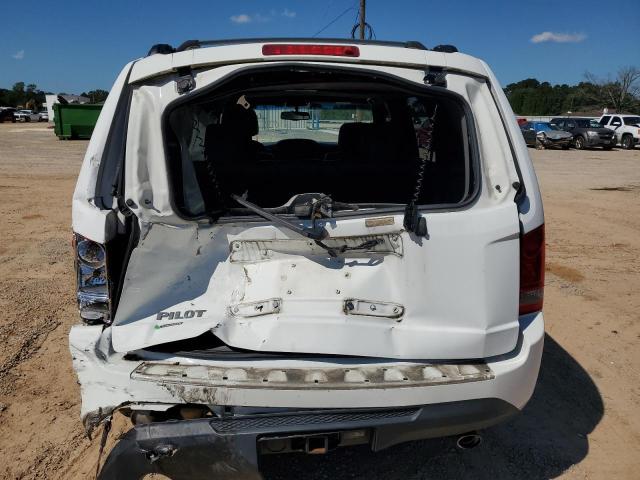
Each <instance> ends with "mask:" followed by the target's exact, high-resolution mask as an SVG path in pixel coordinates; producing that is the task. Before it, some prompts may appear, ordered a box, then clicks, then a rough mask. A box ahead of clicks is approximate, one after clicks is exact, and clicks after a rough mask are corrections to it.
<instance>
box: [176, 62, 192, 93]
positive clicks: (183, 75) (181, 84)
mask: <svg viewBox="0 0 640 480" xmlns="http://www.w3.org/2000/svg"><path fill="white" fill-rule="evenodd" d="M177 73H178V79H177V80H176V91H177V92H178V93H179V94H180V95H182V94H183V93H187V92H190V91H191V90H193V89H194V88H196V80H195V78H193V72H192V71H191V68H189V67H184V68H179V69H178V72H177Z"/></svg>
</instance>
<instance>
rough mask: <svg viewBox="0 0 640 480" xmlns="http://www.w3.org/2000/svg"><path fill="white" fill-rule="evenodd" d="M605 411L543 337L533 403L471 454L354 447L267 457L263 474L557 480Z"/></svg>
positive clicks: (441, 443) (434, 445) (583, 377)
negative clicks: (308, 453) (541, 359)
mask: <svg viewBox="0 0 640 480" xmlns="http://www.w3.org/2000/svg"><path fill="white" fill-rule="evenodd" d="M603 411H604V410H603V403H602V398H601V397H600V393H599V392H598V389H597V387H596V385H595V384H594V383H593V381H592V380H591V378H590V377H589V375H588V374H587V372H586V371H585V370H584V369H583V368H582V367H581V366H580V365H579V364H578V363H577V362H576V361H575V360H574V359H573V358H572V357H571V356H570V355H569V354H568V353H567V352H566V351H565V350H564V349H563V348H562V347H561V346H560V345H559V344H558V343H556V342H555V341H554V340H553V338H551V337H550V336H548V335H547V336H546V338H545V347H544V357H543V361H542V368H541V372H540V377H539V380H538V385H537V387H536V391H535V393H534V395H533V398H532V399H531V401H530V402H529V404H528V405H527V407H526V408H525V410H524V411H523V412H522V413H521V414H520V415H518V416H517V417H515V418H514V419H513V420H511V421H510V422H508V423H506V424H503V425H499V426H496V427H493V428H491V429H488V430H486V431H484V432H483V438H484V441H483V443H482V444H481V445H480V446H479V447H477V448H475V449H473V450H467V451H459V450H457V449H456V448H455V446H454V439H452V438H444V439H435V440H425V441H421V442H412V443H407V444H403V445H398V446H396V447H392V448H390V449H387V450H383V451H381V452H377V453H373V452H371V451H370V450H369V449H368V447H355V448H351V449H341V450H336V451H334V452H331V453H330V454H328V455H323V456H312V455H298V454H296V455H272V456H265V457H263V459H262V468H261V470H262V474H263V475H264V478H265V479H269V480H276V479H300V478H305V479H331V480H339V479H343V478H367V479H398V480H399V479H403V480H404V479H425V480H426V479H440V478H467V477H468V478H474V479H496V478H510V479H511V478H527V479H534V480H535V479H548V478H554V477H556V476H558V475H560V474H561V473H562V472H564V471H565V470H567V469H568V468H569V467H571V466H572V465H575V464H577V463H580V462H581V461H582V459H583V458H584V457H585V456H586V455H587V453H588V452H589V441H588V439H587V435H588V434H589V433H590V432H591V431H592V430H593V429H594V428H595V426H596V425H597V424H598V422H599V421H600V419H601V418H602V415H603Z"/></svg>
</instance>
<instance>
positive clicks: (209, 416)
mask: <svg viewBox="0 0 640 480" xmlns="http://www.w3.org/2000/svg"><path fill="white" fill-rule="evenodd" d="M72 204H73V206H72V218H73V220H72V225H73V232H74V250H73V255H74V261H75V266H76V274H77V292H76V295H77V301H78V308H79V323H78V325H75V326H73V327H72V329H71V332H70V334H69V342H70V349H71V354H72V358H73V367H74V369H75V372H76V374H77V376H78V380H79V383H80V386H81V393H82V408H81V416H82V420H83V422H84V424H85V427H86V429H87V431H89V432H91V431H92V430H93V429H95V428H100V427H101V426H102V428H104V429H105V430H103V432H104V431H106V432H108V428H109V425H110V421H111V417H112V415H113V414H114V413H116V412H119V413H120V414H123V415H125V416H127V417H128V418H129V419H130V421H131V429H130V430H129V431H128V432H127V433H126V434H125V435H123V436H121V437H120V438H119V441H118V443H117V444H116V446H115V447H114V448H113V449H112V450H111V451H110V452H109V454H108V457H107V459H106V461H105V463H104V466H103V467H102V469H101V471H100V474H99V478H100V479H101V480H111V479H119V480H132V479H140V478H142V477H144V476H145V475H148V474H153V473H160V474H162V475H163V478H165V477H169V478H171V479H174V480H180V479H209V478H216V479H232V478H233V479H238V478H258V476H259V462H258V459H259V455H269V454H272V453H286V452H306V453H312V454H322V453H326V452H328V451H329V450H331V449H334V448H338V447H348V446H351V445H359V444H360V445H362V444H364V445H368V446H369V447H370V448H371V449H373V450H374V451H379V450H383V449H385V448H387V447H390V446H392V445H396V444H398V443H401V442H407V441H410V440H417V439H423V438H430V437H442V436H452V437H453V438H455V439H457V440H456V441H457V444H458V446H460V447H461V448H469V447H473V446H475V445H477V444H478V443H479V441H480V434H479V433H478V430H480V429H484V428H488V427H490V426H492V425H495V424H497V423H499V422H502V421H504V420H505V419H507V418H509V417H511V416H512V415H515V414H517V413H518V412H521V411H522V409H523V408H524V407H525V405H526V404H527V402H528V401H529V398H530V397H531V395H532V393H533V391H534V388H535V385H536V379H537V376H538V371H539V367H540V361H541V357H542V348H543V340H544V320H543V314H542V305H543V294H544V249H545V241H544V238H545V236H544V214H543V209H542V200H541V195H540V189H539V188H538V183H537V180H536V176H535V173H534V170H533V166H532V163H531V160H530V158H529V155H528V152H527V147H526V145H525V142H524V139H523V137H522V135H521V133H520V129H519V128H518V125H517V123H516V121H515V117H514V114H513V111H512V110H511V108H510V106H509V102H508V101H507V99H506V97H505V95H504V93H503V91H502V88H501V87H500V84H499V82H498V81H497V79H496V78H495V76H494V74H493V73H492V71H491V70H490V68H489V67H488V66H487V65H486V63H484V62H483V61H481V60H479V59H477V58H474V57H472V56H469V55H465V54H463V53H459V52H458V51H457V50H456V49H455V48H454V47H452V46H442V47H434V48H433V49H427V48H426V47H424V46H422V45H421V44H419V43H417V42H406V43H405V42H381V41H357V40H352V39H349V40H326V39H325V40H319V39H291V40H288V39H264V40H261V39H248V40H234V41H229V40H223V41H189V42H186V43H185V44H183V45H182V46H180V47H177V48H174V47H172V46H169V45H157V46H154V47H153V48H152V49H151V51H150V52H149V55H148V56H147V57H145V58H142V59H139V60H135V61H133V62H131V63H129V64H127V65H126V66H125V67H124V68H123V70H122V72H121V73H120V75H119V76H118V78H117V80H116V81H115V84H114V85H113V88H112V89H111V91H110V93H109V97H108V98H107V100H106V102H105V104H104V107H103V109H102V111H101V113H100V117H99V119H98V122H97V124H96V127H95V130H94V132H93V135H92V137H91V141H90V143H89V145H88V148H87V152H86V156H85V159H84V162H83V165H82V168H81V171H80V174H79V177H78V181H77V187H76V190H75V193H74V196H73V202H72ZM522 435H527V432H524V431H523V432H522ZM102 438H106V437H105V436H103V437H102ZM212 472H215V474H212Z"/></svg>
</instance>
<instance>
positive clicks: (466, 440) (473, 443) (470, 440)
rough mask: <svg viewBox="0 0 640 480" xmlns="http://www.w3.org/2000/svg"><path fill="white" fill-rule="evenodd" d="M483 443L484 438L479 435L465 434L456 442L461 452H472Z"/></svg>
mask: <svg viewBox="0 0 640 480" xmlns="http://www.w3.org/2000/svg"><path fill="white" fill-rule="evenodd" d="M481 443H482V437H481V436H480V435H478V434H477V433H475V432H473V433H465V434H464V435H460V436H459V437H458V439H457V440H456V447H458V448H459V449H460V450H470V449H472V448H475V447H477V446H478V445H480V444H481Z"/></svg>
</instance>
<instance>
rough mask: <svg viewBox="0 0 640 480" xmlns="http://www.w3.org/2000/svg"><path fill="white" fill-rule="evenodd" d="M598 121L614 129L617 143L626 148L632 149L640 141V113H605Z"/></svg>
mask: <svg viewBox="0 0 640 480" xmlns="http://www.w3.org/2000/svg"><path fill="white" fill-rule="evenodd" d="M598 123H600V125H602V126H603V127H605V128H608V129H609V130H613V133H614V135H615V138H616V143H619V144H620V146H621V147H622V148H624V149H625V150H630V149H632V148H634V147H635V146H636V145H638V143H640V115H618V114H616V115H603V116H601V117H600V119H599V120H598Z"/></svg>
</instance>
